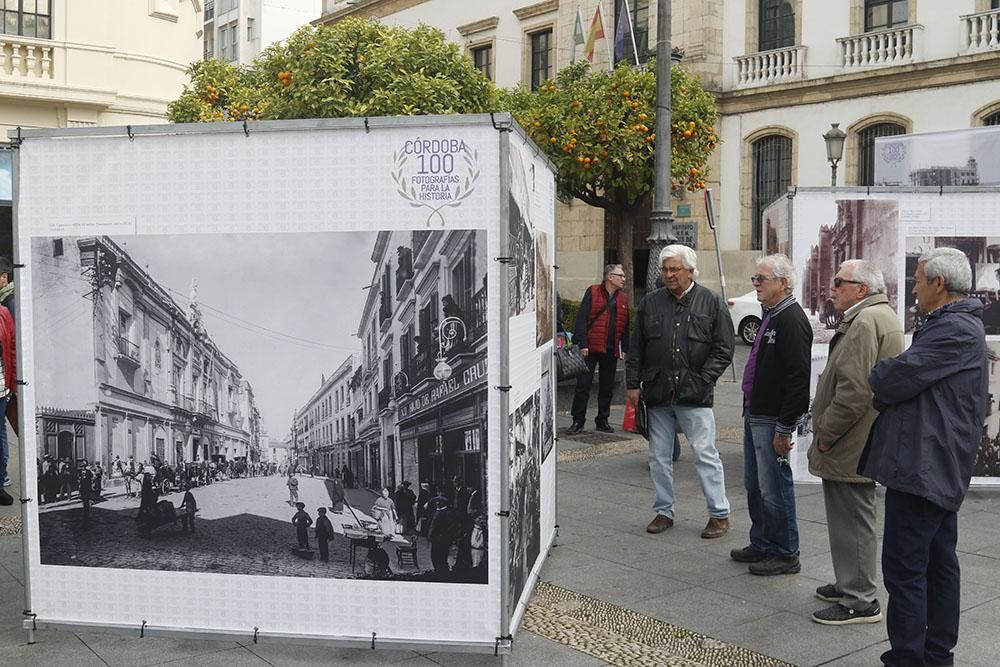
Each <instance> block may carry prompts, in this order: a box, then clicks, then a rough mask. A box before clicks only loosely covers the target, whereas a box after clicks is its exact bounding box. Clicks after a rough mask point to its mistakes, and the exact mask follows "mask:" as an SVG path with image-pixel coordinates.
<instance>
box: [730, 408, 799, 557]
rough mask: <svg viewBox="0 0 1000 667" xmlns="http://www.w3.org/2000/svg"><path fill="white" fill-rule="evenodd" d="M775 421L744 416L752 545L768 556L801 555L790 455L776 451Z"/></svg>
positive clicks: (744, 470) (744, 453)
mask: <svg viewBox="0 0 1000 667" xmlns="http://www.w3.org/2000/svg"><path fill="white" fill-rule="evenodd" d="M774 425H775V420H774V419H773V418H768V417H751V416H749V415H746V414H744V416H743V485H744V486H745V487H746V490H747V505H748V509H749V510H750V546H752V547H753V549H754V551H757V552H760V553H764V554H767V555H768V556H781V557H783V558H791V557H793V556H798V555H799V527H798V525H797V524H796V523H795V485H794V484H793V483H792V467H791V465H789V463H788V459H787V457H784V458H781V460H779V457H778V455H777V453H775V451H774V446H773V442H774Z"/></svg>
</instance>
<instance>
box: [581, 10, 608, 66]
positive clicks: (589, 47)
mask: <svg viewBox="0 0 1000 667" xmlns="http://www.w3.org/2000/svg"><path fill="white" fill-rule="evenodd" d="M599 39H604V12H602V11H601V5H600V3H598V5H597V11H595V12H594V20H593V21H591V23H590V34H589V35H587V43H586V44H584V46H583V51H584V53H586V54H587V60H589V61H590V62H594V53H595V51H596V46H595V45H596V43H597V40H599Z"/></svg>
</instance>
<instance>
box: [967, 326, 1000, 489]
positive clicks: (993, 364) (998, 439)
mask: <svg viewBox="0 0 1000 667" xmlns="http://www.w3.org/2000/svg"><path fill="white" fill-rule="evenodd" d="M986 356H987V357H988V358H989V374H990V377H989V393H988V394H987V400H988V401H989V403H988V404H987V406H986V423H985V424H983V440H982V443H981V444H980V446H979V457H978V458H977V459H976V466H975V468H973V469H972V474H973V476H974V477H1000V342H997V341H987V342H986Z"/></svg>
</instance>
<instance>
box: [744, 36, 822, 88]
mask: <svg viewBox="0 0 1000 667" xmlns="http://www.w3.org/2000/svg"><path fill="white" fill-rule="evenodd" d="M733 60H735V61H736V76H737V80H736V87H737V88H753V87H755V86H768V85H771V84H774V83H785V82H787V81H798V80H800V79H803V78H805V73H806V47H804V46H789V47H785V48H782V49H772V50H770V51H761V52H760V53H751V54H750V55H747V56H738V57H736V58H733Z"/></svg>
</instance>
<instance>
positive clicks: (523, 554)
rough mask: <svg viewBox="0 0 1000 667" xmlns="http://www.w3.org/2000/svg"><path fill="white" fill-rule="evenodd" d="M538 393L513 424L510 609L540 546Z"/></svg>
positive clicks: (518, 412) (517, 413)
mask: <svg viewBox="0 0 1000 667" xmlns="http://www.w3.org/2000/svg"><path fill="white" fill-rule="evenodd" d="M538 400H539V392H538V391H536V392H535V393H534V394H532V395H531V396H529V397H528V398H526V399H525V401H524V403H522V404H521V405H520V406H519V407H518V408H517V409H516V410H514V413H513V414H512V415H511V420H510V449H511V451H510V456H511V464H510V579H509V580H508V582H507V583H508V593H509V597H508V598H507V600H508V605H509V607H510V609H511V610H513V609H514V608H515V607H516V606H517V602H518V600H520V598H521V591H522V590H524V585H525V584H526V583H527V581H528V576H529V575H530V574H531V568H532V566H533V565H534V564H535V560H537V558H538V554H539V550H540V546H541V527H540V525H539V519H540V513H541V506H540V504H539V503H540V495H539V492H540V486H541V457H540V447H539V419H538V408H539V406H538Z"/></svg>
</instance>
